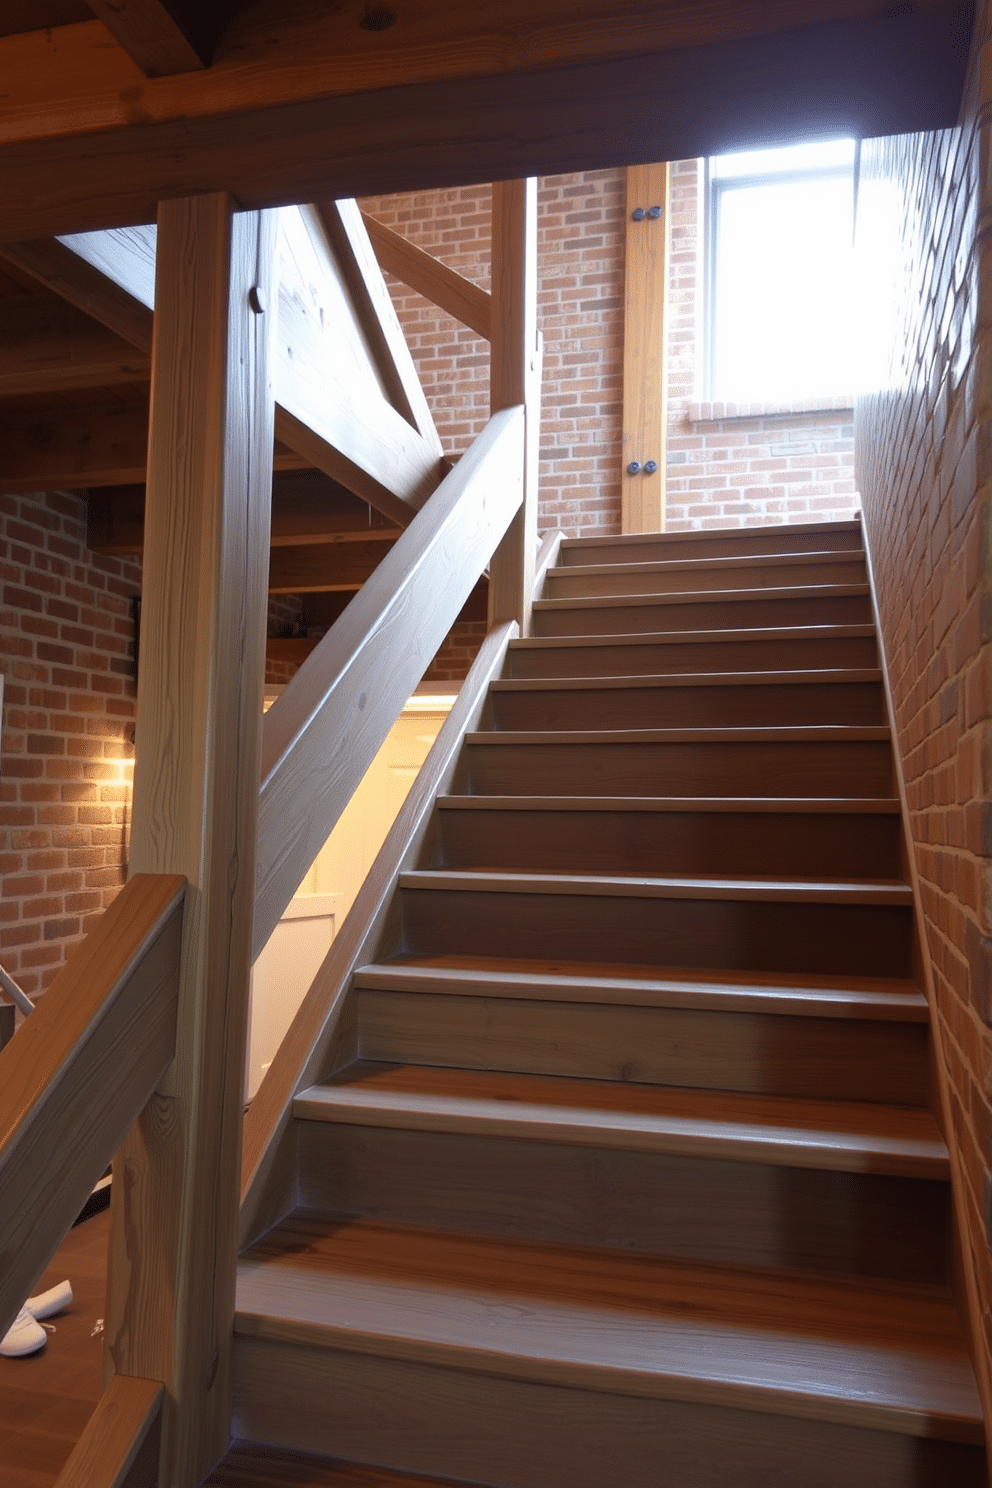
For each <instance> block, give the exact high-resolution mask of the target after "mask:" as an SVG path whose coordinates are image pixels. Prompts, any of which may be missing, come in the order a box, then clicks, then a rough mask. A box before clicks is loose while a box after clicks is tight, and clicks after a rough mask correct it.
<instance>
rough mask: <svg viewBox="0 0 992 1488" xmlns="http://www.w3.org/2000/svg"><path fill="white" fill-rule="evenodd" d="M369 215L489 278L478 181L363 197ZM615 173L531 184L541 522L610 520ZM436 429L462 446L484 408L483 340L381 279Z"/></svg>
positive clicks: (618, 244) (620, 229)
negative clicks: (534, 189)
mask: <svg viewBox="0 0 992 1488" xmlns="http://www.w3.org/2000/svg"><path fill="white" fill-rule="evenodd" d="M362 205H363V207H364V208H365V209H366V210H367V211H368V212H370V213H371V214H372V215H373V216H374V217H378V218H379V219H380V221H382V222H385V223H386V224H387V226H389V227H392V228H394V229H395V231H397V232H401V233H403V234H404V236H406V237H408V238H410V239H411V240H412V241H413V242H415V243H416V244H417V245H418V247H420V248H423V249H424V250H425V252H427V253H431V254H433V255H434V257H436V258H440V259H442V260H443V262H445V263H446V264H448V265H449V266H450V267H451V268H453V269H457V270H458V272H459V273H460V274H463V275H464V276H465V277H466V278H467V279H473V280H474V281H475V282H476V283H477V284H480V285H481V286H482V287H483V288H484V289H488V288H489V236H490V212H491V193H490V189H489V187H488V185H486V186H470V187H463V188H461V189H459V190H452V191H434V192H415V193H409V194H406V195H402V196H384V197H383V196H380V197H369V198H367V199H365V200H364V201H363V202H362ZM623 211H624V205H623V173H622V172H621V171H619V170H612V171H586V172H584V173H582V174H580V175H574V176H549V177H545V178H544V179H542V180H541V181H540V183H539V188H538V247H537V251H538V285H539V288H538V321H539V325H540V328H541V332H542V334H543V336H544V379H543V387H542V407H541V470H540V515H539V523H538V525H539V526H540V527H541V528H542V530H546V529H547V528H549V527H556V526H561V527H563V528H564V529H565V530H567V531H568V532H569V533H571V534H576V535H580V534H582V533H597V532H598V533H602V532H618V531H619V530H620V475H619V465H618V463H617V461H618V454H617V452H618V450H619V448H620V422H621V415H622V378H623V233H624V224H623ZM390 289H391V291H392V294H393V299H394V302H395V304H396V307H397V312H398V314H399V317H400V321H401V323H402V325H403V328H404V330H405V331H406V334H407V339H408V341H409V343H410V347H411V350H412V352H413V356H414V360H415V361H416V363H417V368H418V371H419V372H420V376H421V380H422V382H423V384H424V388H425V391H426V393H427V397H428V400H429V402H430V405H431V410H432V412H433V414H434V419H435V422H436V423H437V426H438V432H439V433H440V435H441V439H442V442H443V444H444V447H445V451H446V453H448V454H452V455H457V454H462V453H464V451H465V450H466V449H467V448H468V446H469V444H470V443H471V442H472V440H473V439H474V438H475V437H476V435H477V434H478V433H479V432H480V430H481V429H482V427H483V425H484V424H485V422H486V419H487V418H488V416H489V345H488V342H486V341H483V340H481V339H480V338H479V337H478V336H476V335H474V333H473V332H472V331H469V330H467V329H466V328H465V327H464V326H461V325H459V324H458V323H457V322H455V321H453V320H452V319H451V317H450V316H447V315H445V314H444V313H443V312H442V311H439V310H438V309H437V307H436V306H434V305H431V304H430V303H429V302H428V301H426V300H424V299H423V298H422V296H420V295H418V294H415V293H414V291H413V290H410V289H408V288H407V287H406V286H405V285H402V284H398V283H397V282H396V281H392V280H391V281H390Z"/></svg>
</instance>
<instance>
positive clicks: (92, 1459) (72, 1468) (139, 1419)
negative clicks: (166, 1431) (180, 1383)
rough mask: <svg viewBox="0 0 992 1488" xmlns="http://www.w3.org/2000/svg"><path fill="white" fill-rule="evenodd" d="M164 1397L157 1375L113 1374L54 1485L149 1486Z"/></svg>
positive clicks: (78, 1487)
mask: <svg viewBox="0 0 992 1488" xmlns="http://www.w3.org/2000/svg"><path fill="white" fill-rule="evenodd" d="M164 1399H165V1386H164V1385H163V1384H162V1383H161V1382H160V1381H159V1380H148V1379H140V1378H138V1377H137V1376H132V1375H127V1374H115V1375H114V1377H113V1379H112V1380H111V1381H110V1384H109V1385H108V1386H107V1388H106V1390H105V1391H104V1393H103V1395H102V1397H101V1398H100V1400H99V1401H98V1402H97V1407H96V1410H95V1411H94V1412H93V1414H92V1416H90V1418H89V1421H88V1422H87V1423H86V1426H85V1428H84V1429H83V1434H82V1436H81V1437H80V1438H79V1440H78V1441H77V1442H76V1445H75V1446H74V1447H73V1449H72V1455H71V1456H70V1457H69V1460H68V1462H67V1463H66V1465H65V1467H64V1468H63V1469H62V1471H61V1472H60V1473H59V1476H58V1479H57V1481H56V1484H55V1488H148V1485H149V1484H153V1483H156V1482H157V1481H158V1452H159V1443H160V1440H161V1426H162V1402H163V1400H164Z"/></svg>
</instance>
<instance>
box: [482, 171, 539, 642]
mask: <svg viewBox="0 0 992 1488" xmlns="http://www.w3.org/2000/svg"><path fill="white" fill-rule="evenodd" d="M491 242H492V320H491V330H490V343H491V345H490V363H489V407H490V411H491V413H496V412H497V411H498V410H500V409H503V408H513V407H515V406H516V405H518V404H523V406H524V448H523V501H522V504H521V507H520V510H519V511H518V512H517V514H516V516H515V517H514V519H513V522H512V524H511V525H510V528H509V530H508V531H507V533H506V536H505V537H504V538H503V541H502V542H501V543H500V545H499V546H498V547H497V548H496V550H495V552H494V553H493V555H492V560H491V562H490V565H489V623H490V625H495V624H498V623H499V622H500V621H504V620H515V621H516V622H517V624H518V626H519V627H520V634H521V635H522V636H526V635H529V634H530V615H531V605H532V604H533V600H534V561H535V558H536V553H537V480H538V447H539V442H540V430H541V358H542V352H541V342H540V336H539V332H538V329H537V180H536V178H535V177H533V176H532V177H530V179H528V180H525V181H504V182H494V184H493V188H492V232H491Z"/></svg>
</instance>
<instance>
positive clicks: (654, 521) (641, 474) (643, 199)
mask: <svg viewBox="0 0 992 1488" xmlns="http://www.w3.org/2000/svg"><path fill="white" fill-rule="evenodd" d="M653 207H654V208H656V207H660V208H661V213H660V215H659V216H657V217H652V216H651V215H650V213H651V209H652V208H653ZM669 208H670V193H669V179H668V166H667V165H664V164H662V165H629V166H628V167H627V239H626V242H627V254H626V268H625V295H624V316H623V439H622V441H621V451H620V457H621V462H622V463H621V470H620V494H621V522H622V526H623V531H624V532H662V531H664V527H665V461H666V458H667V445H668V383H667V363H668V357H667V354H666V351H667V348H666V345H665V320H666V316H665V300H666V296H667V292H668V247H669V241H670V238H671V232H670V229H669V223H668V218H669ZM639 210H640V211H643V213H644V216H643V217H640V218H638V219H637V220H636V221H635V219H634V213H635V212H636V211H639ZM649 461H654V464H655V466H656V467H657V468H656V469H655V470H654V471H651V472H646V471H645V469H644V467H645V465H647V464H648V462H649ZM632 463H633V464H636V465H637V466H638V467H639V469H638V470H637V471H636V472H635V473H634V474H633V475H630V474H629V473H628V467H629V466H630V465H631V464H632Z"/></svg>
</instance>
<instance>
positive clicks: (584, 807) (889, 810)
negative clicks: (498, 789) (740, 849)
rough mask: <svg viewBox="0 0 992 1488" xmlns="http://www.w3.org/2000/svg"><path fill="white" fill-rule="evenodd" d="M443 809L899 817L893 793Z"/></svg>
mask: <svg viewBox="0 0 992 1488" xmlns="http://www.w3.org/2000/svg"><path fill="white" fill-rule="evenodd" d="M437 808H438V810H439V811H630V812H633V813H635V814H639V813H641V812H661V813H674V812H679V811H687V812H701V811H702V812H716V813H718V814H721V815H724V814H733V813H735V812H740V813H741V814H743V815H748V816H750V815H762V816H774V815H778V814H784V815H789V816H796V815H804V814H806V813H809V814H810V815H815V816H848V815H850V816H898V815H899V810H900V806H899V800H898V798H897V797H894V796H878V797H873V796H581V795H574V796H548V795H534V796H478V795H476V796H438V798H437Z"/></svg>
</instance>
